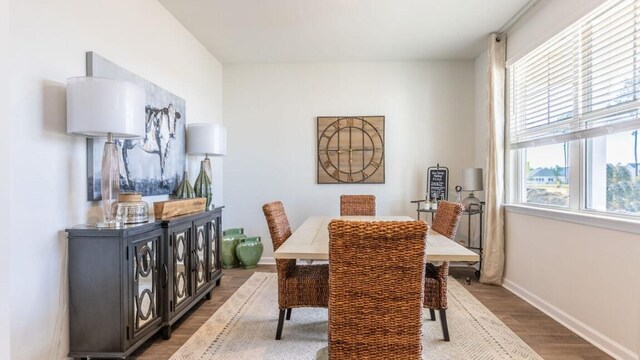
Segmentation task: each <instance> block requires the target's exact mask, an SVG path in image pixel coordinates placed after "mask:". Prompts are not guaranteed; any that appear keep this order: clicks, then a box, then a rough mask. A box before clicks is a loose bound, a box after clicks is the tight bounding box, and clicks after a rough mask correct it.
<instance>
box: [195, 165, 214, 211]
mask: <svg viewBox="0 0 640 360" xmlns="http://www.w3.org/2000/svg"><path fill="white" fill-rule="evenodd" d="M194 188H195V193H196V197H203V198H206V199H207V205H206V209H207V210H209V206H211V201H212V200H213V194H212V193H211V179H209V175H207V172H206V171H205V169H204V161H202V162H200V173H199V174H198V177H197V178H196V182H195V184H194Z"/></svg>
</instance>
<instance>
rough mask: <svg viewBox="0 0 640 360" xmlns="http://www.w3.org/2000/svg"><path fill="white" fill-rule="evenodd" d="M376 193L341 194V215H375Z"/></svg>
mask: <svg viewBox="0 0 640 360" xmlns="http://www.w3.org/2000/svg"><path fill="white" fill-rule="evenodd" d="M375 215H376V197H375V196H374V195H340V216H375Z"/></svg>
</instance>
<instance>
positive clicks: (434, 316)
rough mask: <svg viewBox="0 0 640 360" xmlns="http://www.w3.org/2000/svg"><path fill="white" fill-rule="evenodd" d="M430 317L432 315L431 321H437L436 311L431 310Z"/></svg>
mask: <svg viewBox="0 0 640 360" xmlns="http://www.w3.org/2000/svg"><path fill="white" fill-rule="evenodd" d="M429 315H431V321H436V311H435V310H433V309H429Z"/></svg>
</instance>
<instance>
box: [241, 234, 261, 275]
mask: <svg viewBox="0 0 640 360" xmlns="http://www.w3.org/2000/svg"><path fill="white" fill-rule="evenodd" d="M263 251H264V246H263V245H262V241H261V240H260V237H259V236H255V237H248V238H246V239H240V243H239V244H238V246H236V256H237V257H238V260H240V262H241V263H242V267H243V268H245V269H253V268H255V267H256V265H257V264H258V261H260V258H261V257H262V252H263Z"/></svg>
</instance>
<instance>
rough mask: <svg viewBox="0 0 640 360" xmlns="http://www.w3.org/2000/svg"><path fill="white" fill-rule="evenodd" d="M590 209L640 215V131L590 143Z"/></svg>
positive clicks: (588, 174)
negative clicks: (639, 138)
mask: <svg viewBox="0 0 640 360" xmlns="http://www.w3.org/2000/svg"><path fill="white" fill-rule="evenodd" d="M587 164H588V167H587V208H589V209H593V210H600V211H609V212H614V213H618V214H640V166H638V130H637V129H636V130H633V131H623V132H619V133H616V134H613V135H606V136H599V137H595V138H593V139H589V140H588V141H587Z"/></svg>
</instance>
